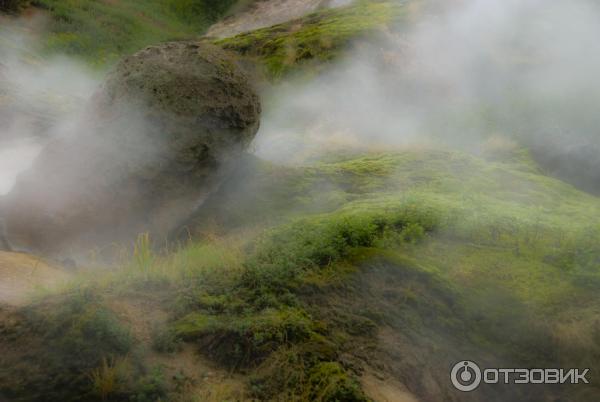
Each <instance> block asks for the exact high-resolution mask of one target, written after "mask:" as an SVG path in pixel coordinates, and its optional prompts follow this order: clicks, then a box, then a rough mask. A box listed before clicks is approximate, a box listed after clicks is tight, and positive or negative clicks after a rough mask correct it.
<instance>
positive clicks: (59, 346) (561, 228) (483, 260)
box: [0, 150, 600, 401]
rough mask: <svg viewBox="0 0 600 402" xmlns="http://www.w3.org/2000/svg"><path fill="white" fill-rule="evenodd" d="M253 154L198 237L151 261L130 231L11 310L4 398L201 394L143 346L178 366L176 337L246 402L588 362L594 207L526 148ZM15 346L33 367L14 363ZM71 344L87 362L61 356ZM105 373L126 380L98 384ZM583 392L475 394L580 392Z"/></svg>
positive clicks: (432, 389) (487, 393)
mask: <svg viewBox="0 0 600 402" xmlns="http://www.w3.org/2000/svg"><path fill="white" fill-rule="evenodd" d="M248 163H250V165H248V166H254V167H253V168H249V167H248V166H247V167H246V168H245V171H250V172H252V173H249V174H248V176H246V177H245V178H244V180H245V181H246V183H248V184H247V185H248V186H250V187H253V188H259V189H260V190H261V191H258V192H254V193H252V194H250V193H247V192H246V191H245V188H244V187H243V186H241V187H240V186H236V185H229V186H225V188H224V189H223V190H222V192H221V193H220V194H218V195H215V199H214V200H212V201H211V202H210V203H209V206H208V207H207V208H209V210H207V211H206V213H207V214H210V215H211V216H213V217H214V219H213V221H212V223H210V224H207V223H206V220H204V219H201V220H199V221H200V222H201V223H199V225H200V227H197V228H196V229H197V233H199V234H204V239H205V240H204V241H201V242H193V243H190V244H189V245H187V246H185V247H183V248H182V249H181V250H180V251H177V252H171V253H169V254H168V255H163V256H160V255H157V254H155V253H154V252H152V251H151V250H150V248H149V243H148V239H146V238H145V237H140V239H139V241H138V245H137V247H136V250H135V253H134V255H133V256H132V257H131V260H130V261H129V262H128V263H126V264H124V265H123V267H122V268H121V269H118V270H113V271H109V272H106V274H103V275H98V272H97V271H94V273H93V274H92V273H90V275H91V276H88V275H87V274H86V273H85V272H84V273H82V274H81V275H82V277H81V278H80V279H79V280H78V281H77V282H76V283H75V284H74V285H71V286H70V287H68V289H67V290H65V291H64V293H62V294H61V295H59V296H51V297H49V298H48V297H45V298H43V299H42V300H41V301H40V302H39V303H38V304H33V305H31V306H29V307H27V308H26V309H24V310H20V311H17V312H13V313H11V314H12V315H11V316H12V317H13V318H12V319H11V320H6V321H7V322H8V323H9V324H4V327H3V329H2V330H1V331H0V333H1V334H2V336H1V343H0V345H2V346H1V347H2V348H4V350H13V349H11V348H10V345H11V342H17V341H18V342H23V341H24V339H25V340H26V342H27V343H28V344H30V345H31V350H29V351H27V352H25V351H21V349H19V348H17V352H16V353H15V352H11V353H8V354H6V355H4V356H3V359H4V361H3V363H4V362H6V363H8V364H7V365H3V367H7V368H9V369H5V370H4V371H2V372H1V373H0V391H1V392H2V393H4V394H5V395H7V396H14V397H15V398H17V399H18V400H33V399H35V398H33V395H35V394H34V392H37V393H50V392H58V393H57V394H56V395H57V397H58V396H60V398H62V399H61V400H76V397H75V395H86V400H95V399H98V400H100V399H102V395H103V394H102V392H105V397H106V398H108V400H125V399H126V398H134V400H155V398H157V397H159V396H161V395H162V397H163V398H164V397H165V396H168V400H205V399H193V396H194V395H204V394H202V392H206V389H205V388H203V386H202V384H201V383H196V384H195V385H189V388H181V387H180V386H178V385H177V384H178V382H177V381H179V380H177V381H176V380H175V377H174V378H172V379H171V378H169V377H168V376H166V374H165V370H167V368H165V367H163V368H162V369H161V368H160V367H161V365H160V364H158V365H156V364H157V360H156V358H150V357H149V356H151V355H154V354H157V355H158V356H175V359H176V360H177V359H182V357H181V356H185V355H186V353H189V352H187V351H188V350H189V349H188V346H189V345H197V347H198V349H197V350H198V351H199V353H201V355H202V356H203V358H205V359H207V361H209V362H212V363H210V364H214V365H215V367H217V368H216V370H224V371H229V372H233V373H235V374H234V375H238V374H239V375H243V380H241V381H240V382H236V383H235V385H231V386H230V387H225V388H223V389H221V391H220V392H221V394H219V395H230V394H231V395H234V394H235V395H244V398H256V399H259V400H299V401H304V400H323V401H335V400H344V401H353V400H354V401H363V400H367V399H366V398H367V396H366V394H365V389H366V390H367V391H368V390H369V385H368V384H365V378H369V376H372V375H375V376H376V378H382V379H384V380H386V381H388V382H393V381H401V382H403V383H405V384H406V385H407V386H408V388H409V390H410V391H411V392H412V393H414V394H416V395H417V396H418V397H420V398H423V399H425V400H440V398H441V399H443V400H449V401H453V400H455V401H458V400H462V399H461V397H462V395H459V394H457V393H456V392H455V391H452V389H451V388H450V385H449V383H448V380H447V375H448V374H447V367H449V366H450V365H451V364H452V363H453V362H454V361H457V360H460V359H462V358H472V359H474V360H477V361H481V362H486V363H489V364H490V365H494V364H497V365H501V366H502V365H513V364H514V365H517V367H521V366H531V365H534V364H535V365H542V366H550V367H554V366H559V367H594V362H595V361H597V358H598V357H599V355H600V344H599V343H598V340H597V339H596V338H595V336H594V334H595V333H596V331H597V330H598V328H597V322H596V319H595V317H596V314H597V312H598V311H599V309H600V304H599V303H598V302H597V299H596V298H594V297H593V295H594V294H596V292H597V291H598V287H599V286H600V273H598V271H597V263H598V258H600V257H599V256H600V250H599V249H598V244H600V242H598V239H599V238H600V230H599V228H600V218H598V217H599V216H600V214H599V213H598V212H600V201H598V199H597V198H595V197H592V196H590V195H587V194H585V193H582V192H579V191H577V190H575V189H574V188H572V187H571V186H569V185H567V184H564V183H562V182H560V181H557V180H554V179H550V178H547V177H545V176H542V175H540V174H539V173H538V171H537V169H536V167H535V165H534V164H533V163H532V162H531V161H529V159H528V158H527V156H526V154H523V153H522V152H521V151H515V154H513V155H512V156H511V157H508V158H503V159H501V160H498V159H496V158H494V160H493V161H490V160H485V159H480V158H475V157H472V156H469V155H465V154H460V153H456V152H451V151H435V150H406V151H402V152H397V153H385V154H368V155H362V156H360V155H357V156H355V157H351V158H348V157H344V158H341V159H340V160H339V161H336V162H326V163H318V164H316V165H314V166H310V167H306V168H296V169H289V170H287V171H286V170H283V171H281V170H280V169H278V168H277V167H275V166H273V167H270V166H269V165H265V164H264V163H258V164H256V163H253V162H251V161H249V162H248ZM312 192H321V193H322V194H321V197H322V198H321V199H323V200H327V202H323V203H322V204H321V208H320V209H319V210H311V208H309V204H310V203H309V202H308V199H312V198H311V194H313V193H312ZM279 200H280V201H279ZM238 207H241V208H242V211H241V212H239V213H238V214H237V215H234V216H230V211H236V210H238V209H237V208H238ZM238 211H239V210H238ZM267 211H268V213H269V214H270V216H271V217H272V219H271V221H270V224H269V225H267V227H265V225H264V222H262V221H261V219H260V217H261V216H264V214H266V213H267ZM240 233H242V234H243V235H240ZM137 299H144V300H154V301H153V303H155V307H154V308H155V309H156V310H157V311H164V312H165V313H164V314H165V315H166V317H162V316H148V317H145V318H144V320H147V321H148V322H147V323H146V324H145V325H148V326H150V327H152V328H154V330H152V335H151V336H149V339H148V340H144V339H145V338H144V336H143V333H142V332H140V330H139V328H137V327H138V326H139V324H137V323H136V322H135V320H134V322H131V321H129V320H128V319H126V318H124V317H122V318H119V317H120V314H123V313H122V308H123V307H122V305H123V304H128V303H129V304H130V305H135V303H133V302H132V301H131V300H137ZM53 300H55V301H53ZM53 303H58V305H60V306H61V307H60V308H59V309H58V311H54V310H52V309H50V308H49V307H48V306H50V305H53ZM120 306H121V307H120ZM11 323H12V324H11ZM59 328H62V329H60V330H59ZM86 328H89V329H86ZM92 328H93V329H92ZM65 331H66V332H65ZM88 331H92V332H88ZM25 334H27V335H25ZM59 334H60V336H59ZM86 334H88V335H86ZM90 334H94V336H89V335H90ZM41 340H43V344H47V345H48V346H51V345H54V346H51V347H50V348H46V347H43V348H42V347H41V346H40V345H41V344H40V341H41ZM36 345H37V346H36ZM22 353H27V356H28V359H31V361H32V362H34V365H32V366H29V365H28V364H27V363H23V364H20V365H14V364H13V363H14V362H16V361H23V357H24V355H23V354H22ZM74 353H75V354H76V355H81V356H84V355H83V354H84V353H89V356H88V355H85V356H88V357H86V358H82V360H81V361H73V360H72V359H68V358H67V357H68V356H71V355H72V354H74ZM103 359H112V360H109V363H106V361H105V360H103ZM158 361H159V360H158ZM67 362H68V363H67ZM65 364H68V366H65ZM119 365H128V367H130V369H129V370H127V371H126V373H127V374H126V375H125V374H118V371H119V370H120V369H119V368H118V367H120V366H119ZM105 366H107V367H105ZM34 367H45V370H44V371H43V373H40V372H39V370H38V369H34ZM103 367H104V368H103ZM167 367H168V366H167ZM15 370H18V371H15ZM32 370H37V371H35V372H36V373H37V374H36V375H33V374H32V373H33V371H32ZM161 370H162V374H161ZM182 370H183V369H182ZM414 370H417V373H418V374H416V375H409V373H411V372H413V371H414ZM594 370H595V369H594ZM167 372H168V370H167ZM17 373H20V374H17ZM69 373H72V374H69ZM77 373H78V374H77ZM82 373H88V374H87V376H86V375H85V374H82ZM90 373H92V374H90ZM94 373H95V374H94ZM110 373H113V374H114V375H115V376H116V378H119V377H118V376H119V375H123V376H124V378H121V379H119V380H118V381H117V380H115V381H116V382H115V383H114V384H112V386H111V387H108V389H107V390H105V391H102V389H103V388H101V387H100V385H98V382H100V383H102V382H103V381H107V379H106V378H105V377H106V376H107V375H109V374H110ZM113 374H110V375H113ZM90 375H92V378H93V379H94V381H92V380H90ZM94 375H98V376H100V378H97V379H96V378H95V377H94ZM180 375H181V376H182V377H181V379H180V381H183V382H185V381H188V380H189V381H190V384H192V383H194V382H193V381H192V380H191V379H190V378H187V377H186V376H189V375H192V374H190V373H189V372H187V371H185V370H183V371H182V374H180ZM16 378H19V381H18V382H15V379H16ZM51 378H55V380H50V379H51ZM61 378H62V379H63V380H60V379H61ZM428 378H429V380H428ZM591 378H592V379H593V378H596V372H595V371H594V372H593V373H592V375H591ZM61 381H67V382H68V383H69V384H71V385H69V386H68V387H66V386H65V384H66V383H64V382H61ZM432 381H433V382H432ZM152 384H154V385H152ZM597 387H598V383H597V382H595V380H593V384H592V385H590V386H584V387H577V388H576V389H575V388H569V389H562V388H539V387H538V388H535V389H530V388H527V387H525V388H519V387H513V388H507V389H504V388H501V389H495V388H493V387H492V388H490V387H488V388H483V389H482V390H481V391H478V392H479V393H478V394H474V395H475V396H477V398H480V399H485V400H498V401H500V400H507V398H510V399H518V400H536V401H540V400H551V398H555V397H557V396H560V395H563V396H565V395H566V396H568V397H569V398H571V397H572V396H573V395H574V394H573V392H576V395H577V398H576V399H575V400H593V398H592V396H591V395H594V392H597V391H598V389H597ZM182 389H189V390H190V393H187V394H185V393H184V394H181V392H183V391H182ZM140 395H150V396H149V397H146V396H140ZM184 395H187V396H185V397H184ZM19 398H20V399H19ZM94 398H95V399H94ZM135 398H138V399H135ZM144 398H150V399H144ZM153 398H154V399H153ZM186 398H187V399H186ZM198 398H200V397H198ZM586 398H588V399H586ZM590 398H591V399H590ZM224 399H226V398H224ZM129 400H131V399H129ZM209 400H210V399H209ZM212 400H223V399H212ZM568 400H573V399H568Z"/></svg>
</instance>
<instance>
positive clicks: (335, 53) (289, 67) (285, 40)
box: [216, 1, 408, 78]
mask: <svg viewBox="0 0 600 402" xmlns="http://www.w3.org/2000/svg"><path fill="white" fill-rule="evenodd" d="M407 16H408V11H407V8H406V6H405V5H401V4H400V3H397V2H393V1H391V2H390V1H384V2H378V1H359V2H357V3H356V4H355V5H353V6H350V7H343V8H337V9H326V10H321V11H318V12H315V13H313V14H310V15H308V16H306V17H304V18H301V19H298V20H296V21H289V22H286V23H284V24H279V25H275V26H273V27H270V28H264V29H258V30H256V31H252V32H248V33H243V34H240V35H236V36H234V37H232V38H226V39H221V40H218V41H216V44H218V45H220V46H222V47H223V48H225V49H228V50H233V51H235V52H237V53H240V54H242V55H244V56H247V57H248V58H250V59H252V60H254V61H257V62H258V63H259V64H261V65H262V66H263V67H264V68H265V69H266V71H267V75H268V76H269V77H272V78H279V77H281V76H282V75H285V74H286V73H289V72H290V71H293V70H294V69H298V68H299V67H300V66H304V67H306V64H307V63H312V64H309V66H311V67H313V68H314V67H315V66H319V65H322V64H323V63H324V62H328V61H331V60H334V59H335V58H337V57H339V56H340V54H341V53H342V51H343V50H345V49H346V48H347V46H348V44H349V43H350V42H351V41H352V40H353V39H357V38H364V37H365V36H368V35H369V34H373V33H375V32H378V31H381V30H382V29H384V28H385V27H386V26H387V25H388V24H389V23H391V22H398V21H399V20H400V19H401V18H406V17H407Z"/></svg>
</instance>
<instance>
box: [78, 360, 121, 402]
mask: <svg viewBox="0 0 600 402" xmlns="http://www.w3.org/2000/svg"><path fill="white" fill-rule="evenodd" d="M129 369H130V367H129V360H128V358H127V357H118V358H114V357H111V358H109V359H107V358H106V357H103V358H102V362H101V364H100V367H97V368H95V369H92V370H91V371H90V372H89V373H88V377H89V379H90V380H91V382H92V385H93V388H94V391H95V392H96V393H97V394H98V396H100V398H101V399H102V400H103V401H106V400H107V399H108V397H109V396H111V395H113V394H115V393H117V392H118V390H119V388H120V387H121V386H122V385H123V383H125V382H126V381H127V379H128V372H129Z"/></svg>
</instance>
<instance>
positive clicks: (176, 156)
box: [0, 42, 260, 255]
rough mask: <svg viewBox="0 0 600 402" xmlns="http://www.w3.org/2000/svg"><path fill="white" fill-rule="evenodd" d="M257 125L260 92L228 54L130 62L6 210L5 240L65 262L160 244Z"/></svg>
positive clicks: (28, 175)
mask: <svg viewBox="0 0 600 402" xmlns="http://www.w3.org/2000/svg"><path fill="white" fill-rule="evenodd" d="M259 117H260V103H259V99H258V97H257V95H256V93H255V92H254V90H253V89H252V88H251V86H250V84H249V83H248V80H247V78H246V76H245V74H244V73H243V72H242V71H241V70H240V69H239V68H238V67H237V65H236V64H235V61H234V60H233V59H231V58H230V57H229V55H227V54H225V53H224V52H223V51H222V50H221V49H218V48H216V47H213V46H211V45H207V44H202V43H195V42H194V43H191V42H174V43H166V44H161V45H158V46H151V47H148V48H146V49H144V50H142V51H140V52H138V53H136V54H134V55H132V56H130V57H127V58H125V59H124V60H122V61H121V62H120V63H119V64H118V65H117V66H116V68H115V69H114V70H113V71H112V72H111V73H110V74H109V75H108V77H107V79H106V81H105V83H104V85H103V86H102V87H101V88H100V89H99V91H98V92H97V93H96V95H95V96H94V97H93V99H92V100H91V102H90V105H89V107H88V108H87V111H86V114H85V116H84V117H83V118H82V119H81V121H80V122H79V123H78V124H77V125H76V127H74V128H73V129H72V130H70V131H71V132H69V133H67V134H66V135H65V136H64V137H63V138H60V139H57V140H54V141H52V142H51V143H50V144H49V145H47V146H46V147H45V148H44V149H43V150H42V152H41V154H40V156H39V157H38V158H37V159H36V161H35V163H34V165H33V166H32V168H31V169H29V170H28V171H26V172H25V173H23V174H21V175H20V177H19V178H18V180H17V184H16V185H15V187H14V188H13V190H12V191H11V192H10V193H9V194H8V195H7V196H6V197H5V199H3V200H0V203H1V204H0V208H1V210H0V212H1V213H2V215H3V217H4V219H5V223H6V233H7V237H8V240H9V242H10V244H11V245H12V247H13V248H16V249H24V250H28V251H36V252H42V253H46V254H64V253H69V254H70V255H72V253H74V252H78V251H83V250H88V249H91V248H93V247H103V246H106V245H108V244H112V243H123V242H127V241H130V240H132V239H134V238H135V236H136V235H137V234H139V233H143V232H150V233H151V234H152V235H153V237H154V239H156V240H161V238H164V237H165V236H166V234H167V233H168V231H169V230H171V229H172V228H173V227H175V226H177V225H179V224H181V222H182V221H183V220H185V219H186V217H188V216H189V215H190V214H191V213H192V212H193V211H194V210H195V209H196V208H197V207H198V206H199V205H200V204H201V203H202V202H203V200H204V199H205V198H206V197H207V196H208V194H210V193H211V192H212V191H213V190H214V189H215V188H216V187H217V186H218V185H219V183H220V182H221V180H222V179H223V177H225V176H226V175H227V173H228V171H229V170H230V169H231V168H232V167H233V166H234V165H235V162H236V160H237V159H238V158H239V156H240V155H241V153H242V152H243V150H244V149H245V148H246V147H247V146H248V145H249V144H250V142H251V141H252V139H253V138H254V135H255V134H256V132H257V130H258V126H259Z"/></svg>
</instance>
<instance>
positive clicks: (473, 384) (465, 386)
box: [450, 360, 481, 392]
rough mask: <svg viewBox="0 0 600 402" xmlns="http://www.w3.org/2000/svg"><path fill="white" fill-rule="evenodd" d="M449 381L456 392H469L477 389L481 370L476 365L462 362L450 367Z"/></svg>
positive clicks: (468, 361)
mask: <svg viewBox="0 0 600 402" xmlns="http://www.w3.org/2000/svg"><path fill="white" fill-rule="evenodd" d="M450 379H451V380H452V385H454V388H456V389H457V390H459V391H462V392H470V391H473V390H475V389H477V387H478V386H479V384H480V383H481V369H480V368H479V366H478V365H477V363H475V362H472V361H470V360H463V361H461V362H458V363H456V364H455V365H454V367H452V371H450Z"/></svg>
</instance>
